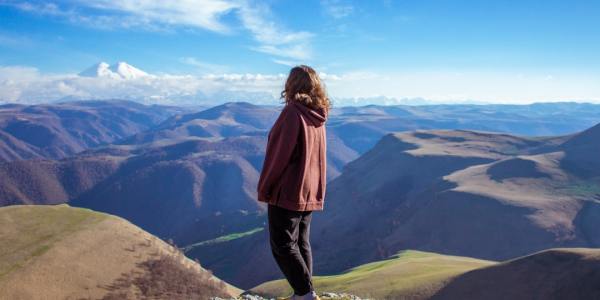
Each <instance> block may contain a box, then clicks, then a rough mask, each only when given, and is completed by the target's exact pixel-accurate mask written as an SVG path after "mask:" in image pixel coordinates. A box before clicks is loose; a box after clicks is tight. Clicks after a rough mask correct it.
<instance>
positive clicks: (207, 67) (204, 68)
mask: <svg viewBox="0 0 600 300" xmlns="http://www.w3.org/2000/svg"><path fill="white" fill-rule="evenodd" d="M179 61H180V62H182V63H184V64H187V65H190V66H194V67H197V68H198V71H200V72H201V73H226V72H229V67H228V66H224V65H219V64H213V63H208V62H205V61H201V60H199V59H197V58H195V57H181V58H180V59H179Z"/></svg>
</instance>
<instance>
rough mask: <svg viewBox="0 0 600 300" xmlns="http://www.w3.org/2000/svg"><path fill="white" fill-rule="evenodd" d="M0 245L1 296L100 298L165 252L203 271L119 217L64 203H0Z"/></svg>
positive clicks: (233, 290) (235, 291)
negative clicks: (5, 205)
mask: <svg viewBox="0 0 600 300" xmlns="http://www.w3.org/2000/svg"><path fill="white" fill-rule="evenodd" d="M0 245H1V246H0V299H62V298H73V299H79V298H93V299H97V298H101V297H103V296H104V295H106V294H107V293H109V292H115V289H116V285H117V284H116V283H119V282H120V281H119V280H122V279H123V278H122V277H123V275H124V274H138V273H139V272H140V271H141V268H140V266H141V264H143V263H144V262H147V261H149V260H152V259H156V258H157V257H160V256H164V255H166V256H169V257H173V258H174V259H175V260H174V262H175V265H176V266H182V267H183V266H186V267H187V268H189V270H191V271H189V272H192V273H193V272H197V274H201V273H202V274H203V273H205V271H204V270H202V269H201V268H200V267H199V266H198V265H197V264H195V263H194V262H193V261H191V260H189V259H187V258H185V257H184V256H183V255H180V254H179V253H178V252H177V250H176V249H175V248H173V247H172V246H170V245H168V244H166V243H165V242H163V241H161V240H160V239H158V238H156V237H155V236H153V235H151V234H149V233H147V232H145V231H143V230H141V229H140V228H139V227H137V226H135V225H133V224H131V223H129V222H127V221H126V220H124V219H121V218H118V217H114V216H110V215H107V214H103V213H97V212H94V211H92V210H88V209H81V208H72V207H69V206H68V205H58V206H27V205H25V206H9V207H2V208H0ZM214 279H215V280H216V278H214ZM32 286H35V289H31V287H32ZM227 289H228V292H229V293H230V294H231V295H236V294H239V292H240V290H238V289H236V288H235V287H232V286H227ZM128 292H131V293H137V292H138V291H137V290H132V291H128Z"/></svg>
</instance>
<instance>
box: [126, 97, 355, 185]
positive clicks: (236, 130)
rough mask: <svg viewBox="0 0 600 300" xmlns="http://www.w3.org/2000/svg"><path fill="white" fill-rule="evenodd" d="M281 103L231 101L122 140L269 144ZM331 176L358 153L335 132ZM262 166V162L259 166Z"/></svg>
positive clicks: (132, 142)
mask: <svg viewBox="0 0 600 300" xmlns="http://www.w3.org/2000/svg"><path fill="white" fill-rule="evenodd" d="M280 112H281V107H275V106H259V105H254V104H251V103H247V102H230V103H225V104H222V105H218V106H215V107H212V108H209V109H206V110H203V111H200V112H195V113H189V114H183V115H176V116H173V117H172V118H169V119H168V120H166V121H164V122H163V123H162V124H160V125H158V126H156V127H154V128H152V129H151V130H147V131H144V132H140V133H138V134H135V135H133V136H131V137H129V138H127V139H125V140H123V141H120V142H119V144H122V145H140V144H145V143H158V142H161V141H178V140H179V141H180V140H184V139H186V138H189V137H199V138H227V137H240V136H250V137H259V138H261V140H262V141H263V143H265V144H266V142H267V135H268V131H269V130H270V129H271V126H272V125H273V123H274V122H275V120H276V119H277V117H278V116H279V113H280ZM327 138H328V142H329V147H328V152H327V154H328V158H329V160H328V179H329V180H331V179H333V178H335V176H337V175H339V174H340V173H341V169H342V168H343V167H344V165H345V164H346V163H348V162H349V161H351V160H353V159H355V158H356V157H358V154H357V153H356V151H354V150H353V149H350V148H348V147H347V146H346V145H345V144H344V141H343V140H342V139H341V138H340V137H338V136H336V135H335V134H334V133H328V135H327ZM256 167H257V169H259V168H261V167H262V162H261V163H259V165H257V166H256Z"/></svg>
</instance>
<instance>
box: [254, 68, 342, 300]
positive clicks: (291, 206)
mask: <svg viewBox="0 0 600 300" xmlns="http://www.w3.org/2000/svg"><path fill="white" fill-rule="evenodd" d="M281 98H283V99H284V100H285V106H284V108H283V109H282V111H281V114H280V115H279V118H277V120H276V121H275V124H274V125H273V127H272V128H271V131H270V132H269V137H268V142H267V152H266V156H265V161H264V164H263V168H262V173H261V174H260V179H259V181H258V200H259V201H262V202H266V203H268V219H269V235H270V243H271V250H272V252H273V256H274V257H275V261H277V264H278V265H279V268H280V269H281V271H282V272H283V274H284V276H285V278H286V279H287V280H288V282H289V283H290V285H291V286H292V288H293V289H294V295H293V296H292V297H291V298H290V299H294V300H296V299H319V297H318V296H317V294H316V293H315V291H314V289H313V286H312V265H313V263H312V254H311V249H310V243H309V231H310V220H311V217H312V211H314V210H323V200H324V197H325V180H326V177H325V174H326V166H327V160H326V150H327V149H326V136H325V122H326V120H327V115H328V112H329V108H330V106H331V103H330V101H329V98H328V97H327V94H326V92H325V88H324V86H323V84H322V83H321V80H320V79H319V76H318V74H317V73H316V72H315V70H313V69H312V68H311V67H308V66H304V65H302V66H297V67H294V68H292V70H291V71H290V74H289V76H288V79H287V81H286V83H285V89H284V91H283V92H281Z"/></svg>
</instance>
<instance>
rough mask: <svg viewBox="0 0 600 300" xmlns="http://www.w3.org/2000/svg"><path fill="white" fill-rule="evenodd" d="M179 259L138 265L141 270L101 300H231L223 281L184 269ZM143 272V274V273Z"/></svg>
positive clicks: (126, 276)
mask: <svg viewBox="0 0 600 300" xmlns="http://www.w3.org/2000/svg"><path fill="white" fill-rule="evenodd" d="M176 256H177V255H165V254H163V255H158V254H157V255H156V258H152V259H149V260H146V261H144V262H141V263H139V264H138V267H139V269H140V270H133V271H131V272H130V273H127V274H123V276H121V277H120V278H119V279H117V280H116V281H115V282H114V283H113V284H112V285H111V286H110V287H108V289H109V290H112V291H111V292H110V293H108V294H107V295H106V296H104V297H103V298H102V299H105V300H112V299H115V300H116V299H130V298H135V299H210V298H211V297H223V298H225V297H228V293H227V291H226V286H225V283H224V282H223V281H217V280H215V279H214V278H213V277H212V274H211V273H210V272H209V271H205V272H200V273H198V272H197V271H195V270H193V269H191V268H190V267H186V266H183V265H182V264H181V263H180V259H179V258H177V257H176ZM140 271H141V272H140Z"/></svg>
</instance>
